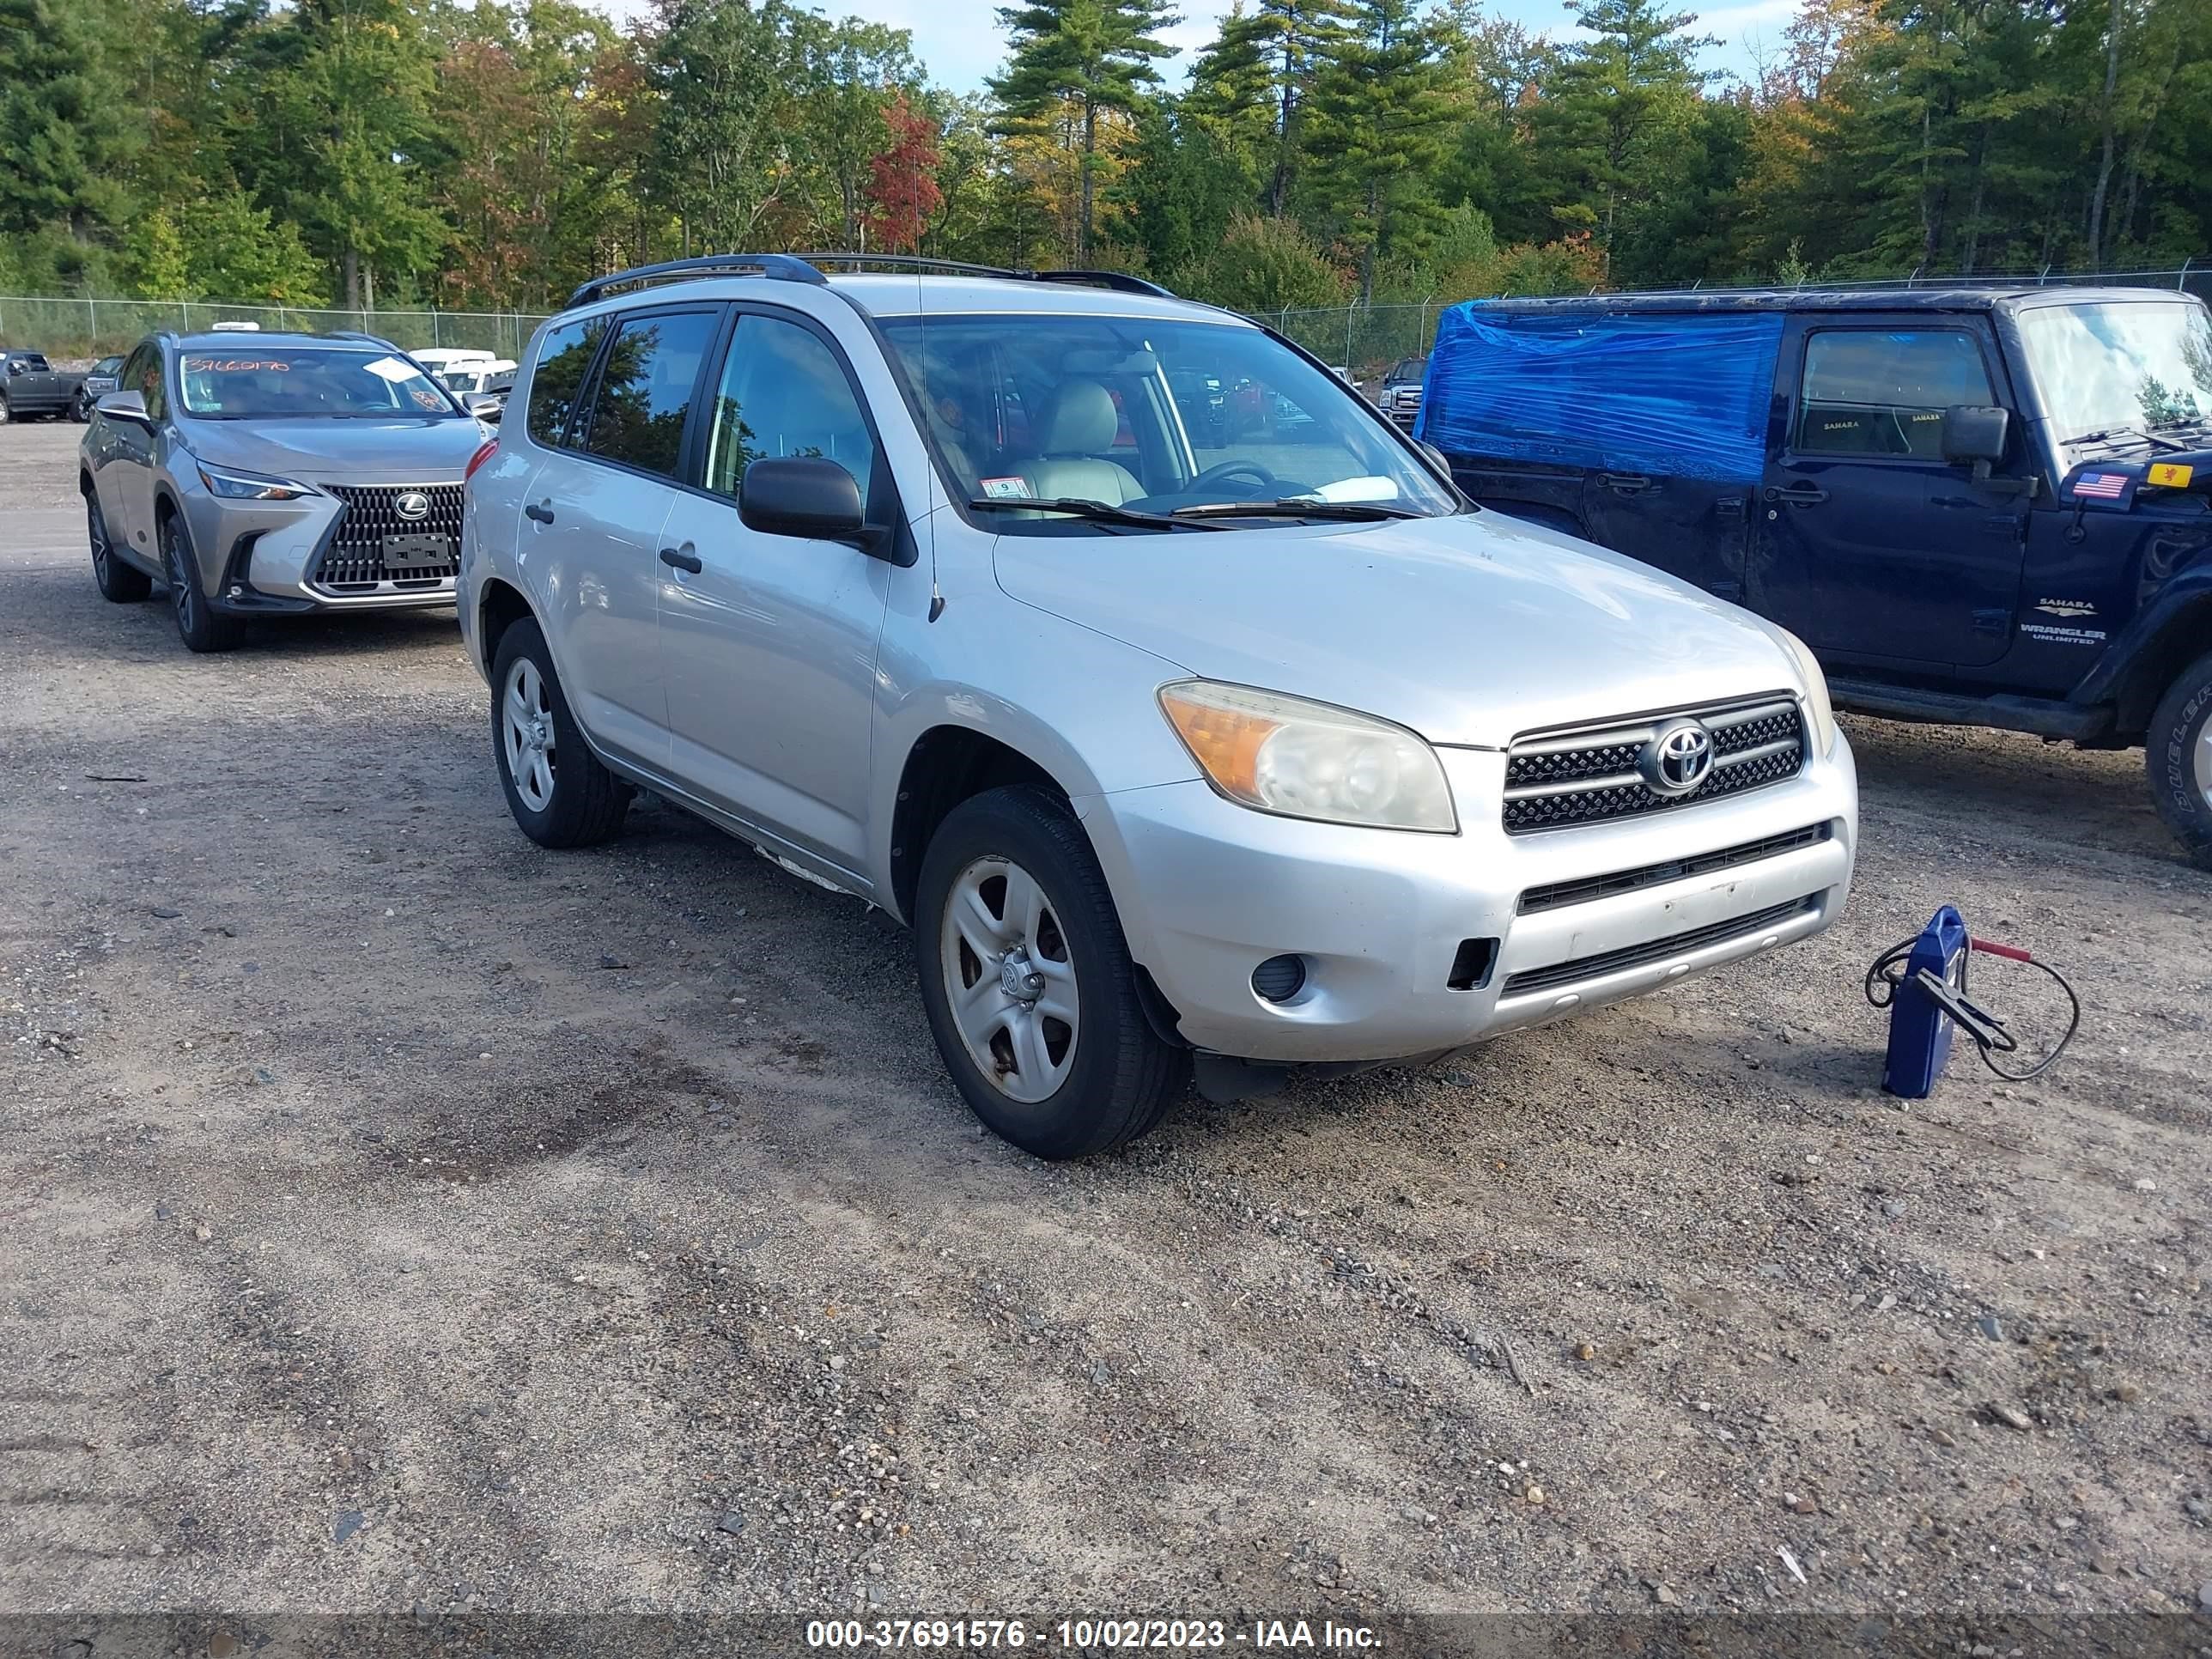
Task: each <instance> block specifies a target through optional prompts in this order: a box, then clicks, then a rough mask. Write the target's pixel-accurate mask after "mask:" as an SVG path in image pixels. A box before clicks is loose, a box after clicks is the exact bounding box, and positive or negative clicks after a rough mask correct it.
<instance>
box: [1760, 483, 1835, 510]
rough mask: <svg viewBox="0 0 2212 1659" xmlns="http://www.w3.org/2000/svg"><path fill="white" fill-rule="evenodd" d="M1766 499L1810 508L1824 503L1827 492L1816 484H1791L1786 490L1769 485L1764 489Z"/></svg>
mask: <svg viewBox="0 0 2212 1659" xmlns="http://www.w3.org/2000/svg"><path fill="white" fill-rule="evenodd" d="M1766 499H1767V500H1768V501H1787V502H1789V503H1790V506H1792V507H1812V506H1814V505H1815V504H1816V503H1818V502H1820V501H1826V500H1827V499H1828V492H1827V491H1826V490H1825V489H1821V488H1820V485H1818V484H1808V483H1799V484H1791V485H1790V487H1789V488H1788V489H1780V488H1778V487H1777V486H1776V485H1773V484H1769V485H1767V487H1766Z"/></svg>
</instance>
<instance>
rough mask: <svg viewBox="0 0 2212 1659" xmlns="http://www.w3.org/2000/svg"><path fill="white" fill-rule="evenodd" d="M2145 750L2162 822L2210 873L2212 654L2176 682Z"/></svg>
mask: <svg viewBox="0 0 2212 1659" xmlns="http://www.w3.org/2000/svg"><path fill="white" fill-rule="evenodd" d="M2143 750H2144V755H2143V758H2144V761H2145V762H2146V763H2147V764H2148V767H2149V769H2150V792H2151V798H2152V799H2154V800H2155V801H2156V802H2157V803H2158V815H2159V817H2162V818H2164V819H2165V820H2166V828H2167V829H2171V830H2172V831H2173V834H2174V838H2175V839H2176V840H2178V841H2179V842H2180V843H2181V844H2182V847H2183V848H2185V850H2186V851H2187V852H2188V854H2189V856H2190V858H2191V860H2194V861H2195V862H2196V863H2197V864H2198V865H2200V866H2203V868H2205V869H2207V870H2212V655H2206V656H2203V657H2199V658H2198V659H2197V660H2196V661H2195V662H2193V663H2191V664H2190V665H2189V666H2188V667H2186V668H2185V669H2183V670H2182V671H2181V672H2180V673H2179V675H2178V676H2176V677H2175V678H2174V682H2173V684H2172V686H2171V687H2169V688H2168V689H2167V690H2166V696H2164V697H2163V698H2162V699H2160V702H2159V705H2158V711H2157V713H2155V714H2153V715H2152V716H2151V717H2150V731H2149V733H2148V737H2147V738H2146V739H2145V741H2144V744H2143Z"/></svg>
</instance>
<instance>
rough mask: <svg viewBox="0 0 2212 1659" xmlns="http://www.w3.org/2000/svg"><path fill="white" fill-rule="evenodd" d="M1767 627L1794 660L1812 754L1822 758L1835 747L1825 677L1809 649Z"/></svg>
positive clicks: (1785, 633) (1781, 630)
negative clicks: (1802, 690)
mask: <svg viewBox="0 0 2212 1659" xmlns="http://www.w3.org/2000/svg"><path fill="white" fill-rule="evenodd" d="M1767 625H1768V626H1769V627H1770V628H1772V629H1774V637H1775V638H1776V639H1778V640H1779V641H1781V642H1782V643H1783V645H1784V647H1786V648H1787V649H1788V650H1789V653H1790V655H1791V656H1792V657H1795V658H1796V659H1797V673H1798V677H1799V678H1801V679H1802V680H1803V681H1804V683H1805V712H1806V714H1807V715H1808V717H1809V718H1810V719H1811V720H1812V722H1813V752H1814V754H1816V755H1826V753H1827V752H1828V751H1829V750H1831V749H1833V748H1834V747H1835V746H1836V710H1835V707H1834V705H1833V704H1832V703H1831V702H1829V701H1828V677H1827V675H1826V673H1824V672H1822V671H1821V668H1820V659H1819V658H1818V657H1816V656H1814V654H1813V647H1811V646H1809V645H1808V644H1806V643H1805V641H1802V640H1801V639H1799V638H1798V637H1797V636H1796V635H1795V634H1793V633H1791V632H1790V630H1789V629H1786V628H1784V627H1781V626H1779V625H1778V624H1776V623H1768V624H1767Z"/></svg>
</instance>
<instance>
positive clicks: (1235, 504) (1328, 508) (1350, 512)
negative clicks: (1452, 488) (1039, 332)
mask: <svg viewBox="0 0 2212 1659" xmlns="http://www.w3.org/2000/svg"><path fill="white" fill-rule="evenodd" d="M1175 515H1176V518H1178V519H1344V520H1351V521H1355V522H1357V521H1370V522H1371V521H1372V520H1376V519H1425V518H1427V517H1428V516H1429V515H1428V514H1427V513H1416V512H1414V511H1413V508H1411V507H1393V506H1391V505H1390V504H1389V503H1388V502H1387V501H1320V500H1310V499H1308V498H1306V497H1304V496H1301V495H1285V496H1282V497H1280V498H1279V499H1278V500H1275V501H1200V503H1198V505H1196V506H1195V507H1177V508H1176V510H1175Z"/></svg>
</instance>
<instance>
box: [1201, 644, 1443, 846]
mask: <svg viewBox="0 0 2212 1659" xmlns="http://www.w3.org/2000/svg"><path fill="white" fill-rule="evenodd" d="M1160 708H1162V709H1163V710H1164V712H1165V713H1166V714H1167V717H1168V720H1169V723H1170V725H1172V726H1174V727H1175V729H1176V735H1177V736H1178V737H1180V738H1182V740H1183V744H1184V746H1185V747H1186V748H1188V750H1190V752H1191V756H1192V757H1193V758H1194V760H1196V761H1197V762H1198V764H1199V767H1200V769H1201V770H1202V771H1204V772H1205V774H1206V778H1207V779H1208V781H1211V782H1212V785H1213V787H1215V788H1216V789H1218V790H1219V791H1220V792H1221V793H1223V794H1225V795H1226V796H1228V797H1229V799H1231V800H1233V801H1237V802H1240V803H1242V804H1243V805H1246V806H1250V807H1255V808H1256V809H1258V810H1259V811H1262V812H1277V813H1280V814H1281V815H1282V816H1283V817H1291V818H1317V819H1319V820H1321V821H1322V822H1323V823H1358V824H1366V825H1370V826H1371V827H1373V828H1375V829H1423V830H1429V831H1432V832H1437V833H1441V834H1445V835H1449V834H1450V833H1452V832H1453V831H1455V830H1456V829H1458V828H1459V818H1458V816H1457V814H1455V812H1454V811H1453V810H1452V799H1451V789H1450V787H1449V785H1447V784H1446V783H1445V781H1444V769H1443V762H1442V761H1439V760H1438V759H1437V752H1436V750H1433V749H1431V748H1430V747H1429V745H1428V744H1425V743H1424V742H1423V741H1421V739H1420V738H1417V737H1415V736H1414V735H1413V733H1412V732H1408V731H1407V730H1406V728H1405V727H1404V726H1393V725H1391V724H1390V722H1389V721H1388V720H1375V719H1372V718H1371V717H1370V716H1368V715H1365V714H1353V713H1352V711H1351V710H1350V709H1347V708H1334V707H1332V706H1331V705H1329V704H1328V703H1324V702H1307V701H1306V700H1305V699H1304V698H1303V697H1286V696H1281V695H1280V694H1279V693H1277V692H1273V691H1255V690H1253V689H1252V688H1251V687H1249V686H1243V685H1218V684H1214V683H1213V682H1212V681H1210V680H1184V681H1182V682H1180V683H1179V684H1174V685H1164V686H1162V687H1161V688H1160Z"/></svg>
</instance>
